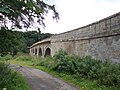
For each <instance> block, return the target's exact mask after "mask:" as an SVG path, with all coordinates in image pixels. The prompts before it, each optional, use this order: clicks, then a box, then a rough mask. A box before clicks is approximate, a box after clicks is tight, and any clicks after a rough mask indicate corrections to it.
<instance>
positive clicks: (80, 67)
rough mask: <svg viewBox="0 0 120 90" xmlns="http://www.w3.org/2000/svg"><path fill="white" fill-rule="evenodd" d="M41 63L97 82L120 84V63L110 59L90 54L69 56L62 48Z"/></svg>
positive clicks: (110, 84) (58, 70) (109, 84)
mask: <svg viewBox="0 0 120 90" xmlns="http://www.w3.org/2000/svg"><path fill="white" fill-rule="evenodd" d="M47 59H48V60H47ZM40 65H43V66H45V67H48V68H51V69H52V70H55V71H57V72H62V73H68V74H74V75H76V76H77V77H83V78H87V79H91V80H96V82H97V84H101V85H106V86H120V64H113V63H111V62H108V61H105V62H102V61H100V60H95V59H93V58H92V57H90V56H86V57H82V58H80V57H77V56H69V55H68V54H67V53H66V52H65V51H63V50H61V49H60V50H59V51H58V52H57V53H56V54H55V55H54V57H53V58H51V59H49V58H46V60H45V59H44V60H43V61H41V64H40Z"/></svg>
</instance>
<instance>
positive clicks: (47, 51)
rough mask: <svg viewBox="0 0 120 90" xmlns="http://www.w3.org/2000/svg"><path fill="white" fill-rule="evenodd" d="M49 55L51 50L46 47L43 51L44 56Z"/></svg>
mask: <svg viewBox="0 0 120 90" xmlns="http://www.w3.org/2000/svg"><path fill="white" fill-rule="evenodd" d="M50 55H51V50H50V48H47V49H46V51H45V57H46V56H50Z"/></svg>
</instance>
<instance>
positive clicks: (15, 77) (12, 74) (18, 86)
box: [0, 62, 30, 90]
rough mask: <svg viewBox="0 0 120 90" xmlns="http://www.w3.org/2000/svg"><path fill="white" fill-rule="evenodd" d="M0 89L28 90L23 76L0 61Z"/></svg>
mask: <svg viewBox="0 0 120 90" xmlns="http://www.w3.org/2000/svg"><path fill="white" fill-rule="evenodd" d="M0 70H1V72H0V90H3V88H6V89H7V90H30V88H29V87H28V84H27V83H26V81H25V79H24V78H23V76H22V75H21V74H20V73H18V72H16V71H15V70H13V69H10V68H9V65H7V64H6V63H3V62H0Z"/></svg>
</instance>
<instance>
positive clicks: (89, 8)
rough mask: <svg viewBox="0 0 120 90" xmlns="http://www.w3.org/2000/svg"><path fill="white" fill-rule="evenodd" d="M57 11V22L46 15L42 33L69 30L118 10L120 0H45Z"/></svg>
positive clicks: (119, 8)
mask: <svg viewBox="0 0 120 90" xmlns="http://www.w3.org/2000/svg"><path fill="white" fill-rule="evenodd" d="M47 3H49V4H51V5H52V4H55V5H56V10H57V11H58V12H59V16H60V19H59V21H58V22H56V21H55V20H53V19H52V17H51V15H52V12H50V13H49V15H47V17H46V20H45V23H46V27H45V29H43V28H42V27H41V32H42V33H52V34H59V33H63V32H66V31H70V30H73V29H76V28H79V27H82V26H85V25H88V24H91V23H93V22H96V21H99V20H101V19H103V18H105V17H108V16H110V15H113V14H115V13H118V12H120V0H47Z"/></svg>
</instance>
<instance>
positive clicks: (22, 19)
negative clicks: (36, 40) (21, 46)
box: [0, 0, 59, 29]
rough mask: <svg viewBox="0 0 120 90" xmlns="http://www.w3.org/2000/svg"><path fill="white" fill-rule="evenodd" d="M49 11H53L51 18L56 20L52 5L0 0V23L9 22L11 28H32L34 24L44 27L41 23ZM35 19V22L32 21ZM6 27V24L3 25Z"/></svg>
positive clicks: (17, 0)
mask: <svg viewBox="0 0 120 90" xmlns="http://www.w3.org/2000/svg"><path fill="white" fill-rule="evenodd" d="M49 10H52V11H53V18H56V19H58V17H59V16H58V13H57V12H56V9H55V6H54V5H48V4H46V3H45V2H44V1H41V0H34V1H33V0H0V21H2V22H6V21H7V20H8V19H9V21H11V23H12V24H11V26H12V28H14V27H17V28H20V29H21V28H22V27H25V28H28V27H33V26H34V25H35V24H34V23H35V22H36V20H37V22H36V23H38V24H40V25H43V26H45V23H44V22H43V21H44V19H45V17H44V15H46V14H47V13H48V11H49ZM34 18H36V20H34ZM3 25H4V27H8V26H7V23H3Z"/></svg>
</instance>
